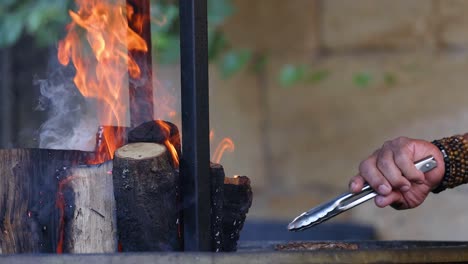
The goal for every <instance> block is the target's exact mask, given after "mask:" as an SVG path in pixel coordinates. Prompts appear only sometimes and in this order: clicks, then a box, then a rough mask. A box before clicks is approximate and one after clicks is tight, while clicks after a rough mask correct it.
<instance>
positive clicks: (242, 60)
mask: <svg viewBox="0 0 468 264" xmlns="http://www.w3.org/2000/svg"><path fill="white" fill-rule="evenodd" d="M251 57H252V52H251V51H249V50H240V51H230V52H228V53H226V54H225V55H224V56H223V58H222V60H221V65H220V70H221V76H222V77H223V78H229V77H231V76H232V75H234V74H235V73H237V72H239V71H240V70H241V69H242V68H243V67H244V66H245V65H247V63H248V62H249V61H250V59H251Z"/></svg>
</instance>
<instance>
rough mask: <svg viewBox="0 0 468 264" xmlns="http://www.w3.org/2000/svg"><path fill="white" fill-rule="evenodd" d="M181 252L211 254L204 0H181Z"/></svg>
mask: <svg viewBox="0 0 468 264" xmlns="http://www.w3.org/2000/svg"><path fill="white" fill-rule="evenodd" d="M179 11H180V53H181V81H182V83H181V86H182V87H181V89H182V91H181V97H182V98H181V99H182V157H181V162H180V177H181V180H182V195H183V206H184V212H183V213H184V250H185V251H210V250H211V221H210V207H211V189H210V188H211V181H210V177H209V176H210V174H209V166H210V145H209V127H210V126H209V101H208V99H209V97H208V32H207V30H208V29H207V3H206V0H180V2H179Z"/></svg>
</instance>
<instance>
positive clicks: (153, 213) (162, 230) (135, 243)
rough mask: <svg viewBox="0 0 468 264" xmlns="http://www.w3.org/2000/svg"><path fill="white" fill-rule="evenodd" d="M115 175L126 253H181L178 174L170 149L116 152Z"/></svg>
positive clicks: (132, 147)
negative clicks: (173, 165) (179, 251)
mask: <svg viewBox="0 0 468 264" xmlns="http://www.w3.org/2000/svg"><path fill="white" fill-rule="evenodd" d="M112 175H113V183H114V195H115V199H116V208H117V230H118V240H119V242H120V244H121V245H122V251H177V250H180V249H181V239H180V235H179V232H178V224H177V223H178V221H179V211H178V207H177V188H178V173H177V171H176V170H175V169H174V168H173V167H172V161H171V156H170V154H169V152H168V151H167V149H166V147H164V146H163V145H161V144H155V143H132V144H128V145H125V146H123V147H121V148H120V149H118V150H117V151H116V152H115V157H114V168H113V170H112Z"/></svg>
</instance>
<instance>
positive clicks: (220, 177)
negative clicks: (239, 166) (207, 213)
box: [210, 163, 225, 252]
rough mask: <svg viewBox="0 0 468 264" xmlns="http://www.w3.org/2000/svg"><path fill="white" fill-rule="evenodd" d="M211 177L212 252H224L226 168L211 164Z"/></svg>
mask: <svg viewBox="0 0 468 264" xmlns="http://www.w3.org/2000/svg"><path fill="white" fill-rule="evenodd" d="M210 177H211V237H212V251H213V252H220V251H222V250H223V203H224V201H223V198H224V177H225V176H224V168H223V166H221V164H217V163H211V164H210Z"/></svg>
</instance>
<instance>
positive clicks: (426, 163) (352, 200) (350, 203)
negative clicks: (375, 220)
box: [338, 156, 437, 211]
mask: <svg viewBox="0 0 468 264" xmlns="http://www.w3.org/2000/svg"><path fill="white" fill-rule="evenodd" d="M414 166H415V167H416V169H418V170H420V171H422V172H423V173H426V172H428V171H430V170H432V169H434V168H435V167H437V161H436V160H435V158H434V157H433V156H428V157H426V158H424V159H422V160H419V161H416V162H415V163H414ZM375 196H377V193H376V192H375V191H374V190H373V189H372V188H371V187H370V186H369V184H365V185H364V187H363V188H362V190H361V191H360V192H358V193H355V194H353V193H348V194H345V195H344V196H343V197H342V199H340V202H339V205H338V209H340V210H342V211H346V210H349V209H351V208H353V207H355V206H356V205H359V204H362V203H364V202H367V201H368V200H370V199H372V198H374V197H375Z"/></svg>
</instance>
